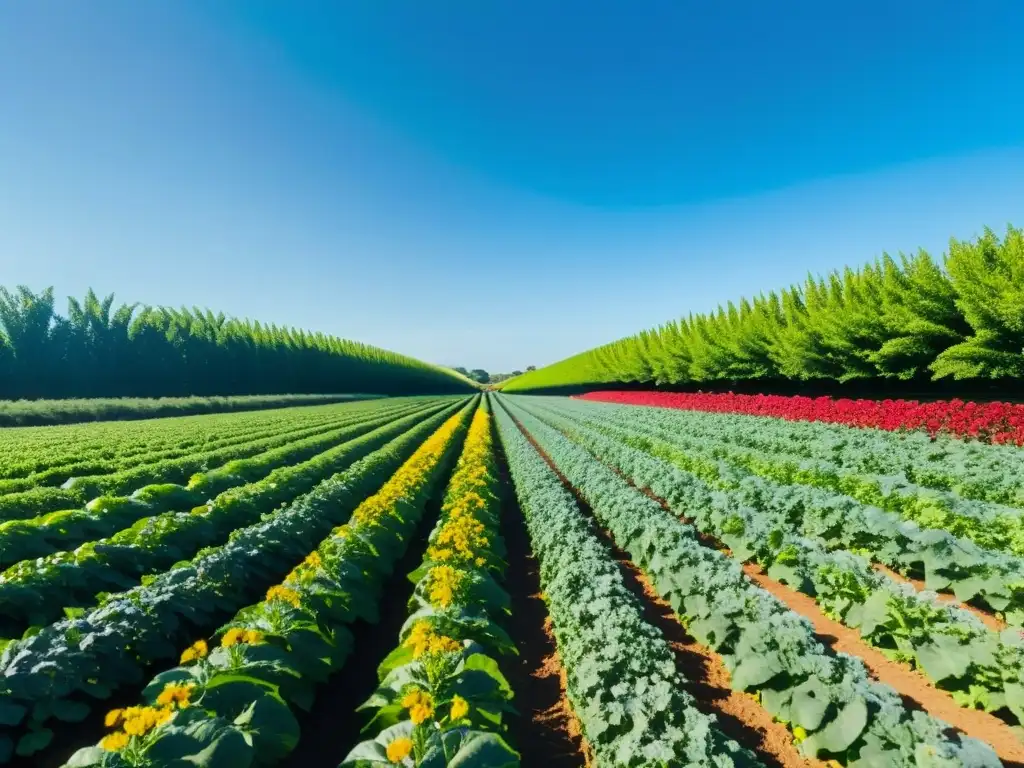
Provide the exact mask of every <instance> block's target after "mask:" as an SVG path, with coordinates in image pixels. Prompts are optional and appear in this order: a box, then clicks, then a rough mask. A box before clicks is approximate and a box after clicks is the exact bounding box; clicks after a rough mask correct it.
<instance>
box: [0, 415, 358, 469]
mask: <svg viewBox="0 0 1024 768" xmlns="http://www.w3.org/2000/svg"><path fill="white" fill-rule="evenodd" d="M365 405H369V403H368V402H366V401H358V400H357V401H355V402H351V403H344V404H338V405H320V406H305V407H291V408H279V409H273V410H267V411H259V412H243V413H225V414H206V415H200V416H184V417H179V418H162V419H149V420H146V421H135V422H98V423H95V424H75V425H70V426H62V427H57V428H54V427H43V428H38V427H29V428H22V429H5V430H3V431H2V432H0V477H2V478H4V479H6V480H12V479H19V478H25V477H27V476H29V475H31V474H33V473H38V472H46V471H49V470H52V469H56V468H58V467H61V466H74V465H75V464H77V463H78V462H83V461H96V462H103V461H107V460H116V459H118V458H119V457H130V456H141V455H145V454H148V453H157V452H160V451H162V450H170V449H173V448H175V447H177V446H179V445H201V444H203V443H206V442H207V441H210V440H216V439H219V438H220V437H221V436H222V435H234V434H241V433H245V432H252V431H260V430H265V429H287V428H289V427H292V426H298V427H301V426H310V425H314V424H316V423H319V422H322V421H324V420H330V419H332V418H334V417H335V416H338V415H342V414H344V412H345V411H347V410H349V409H350V407H351V406H358V407H363V406H365Z"/></svg>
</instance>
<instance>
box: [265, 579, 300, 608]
mask: <svg viewBox="0 0 1024 768" xmlns="http://www.w3.org/2000/svg"><path fill="white" fill-rule="evenodd" d="M274 600H281V601H282V602H285V603H288V604H289V605H291V606H292V607H293V608H298V607H299V605H300V604H301V602H302V598H301V597H299V593H298V592H296V591H295V590H294V589H288V587H282V586H281V585H280V584H279V585H278V586H276V587H271V588H270V589H268V590H267V602H268V603H269V602H272V601H274Z"/></svg>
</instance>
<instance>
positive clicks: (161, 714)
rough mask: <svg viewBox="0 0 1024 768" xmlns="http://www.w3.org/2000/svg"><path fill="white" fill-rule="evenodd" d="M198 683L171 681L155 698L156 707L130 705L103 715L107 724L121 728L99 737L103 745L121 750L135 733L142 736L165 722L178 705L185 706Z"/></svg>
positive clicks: (113, 750)
mask: <svg viewBox="0 0 1024 768" xmlns="http://www.w3.org/2000/svg"><path fill="white" fill-rule="evenodd" d="M195 687H196V684H195V683H168V684H167V685H166V686H164V689H163V691H161V692H160V695H159V696H157V698H156V703H157V706H155V707H127V708H125V709H112V710H110V711H109V712H107V715H106V717H105V718H104V719H103V722H104V725H106V726H107V727H108V728H117V727H120V728H121V730H118V731H114V732H113V733H110V734H107V735H106V736H104V737H103V738H102V739H101V740H100V747H101V748H103V749H105V750H106V751H108V752H120V751H121V750H123V749H124V748H125V747H127V746H128V745H129V744H130V743H131V740H132V738H133V737H142V736H145V735H146V734H147V733H149V732H150V731H152V730H153V729H154V728H156V727H158V726H161V725H163V724H164V723H166V722H167V721H168V720H170V719H171V718H172V717H174V713H175V712H176V711H177V710H179V709H184V708H185V707H187V706H188V705H189V703H190V702H191V700H192V692H193V691H194V690H195Z"/></svg>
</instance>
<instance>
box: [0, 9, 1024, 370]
mask: <svg viewBox="0 0 1024 768" xmlns="http://www.w3.org/2000/svg"><path fill="white" fill-rule="evenodd" d="M1022 28H1024V3H1022V2H1020V0H1007V1H1006V2H994V1H993V2H986V0H978V2H974V3H966V2H962V1H961V0H931V1H930V2H924V1H923V0H901V2H893V0H885V2H876V1H875V0H862V1H861V2H822V1H821V0H814V1H813V2H811V1H808V0H795V1H792V2H784V3H766V2H763V0H745V1H744V2H739V1H732V2H730V1H728V0H725V1H720V2H719V1H716V2H709V1H708V0H701V1H700V2H695V1H689V0H647V1H646V2H643V3H637V2H626V1H625V0H624V1H623V2H615V3H612V2H602V1H599V0H587V1H586V2H583V1H582V0H570V1H563V2H557V3H555V2H550V1H548V2H535V1H534V0H519V2H504V1H503V0H495V1H494V2H469V0H465V1H462V2H458V1H455V0H452V1H450V2H423V1H422V0H409V1H408V2H386V1H385V0H346V1H345V2H323V3H304V2H283V0H282V1H279V2H273V3H272V2H261V1H256V0H247V1H246V2H242V1H241V0H239V1H238V2H227V1H224V2H205V0H173V1H172V0H164V1H162V2H158V1H157V0H147V1H146V2H138V1H137V0H120V1H119V2H111V1H108V0H93V2H88V3H85V2H77V1H72V0H64V1H63V2H57V1H56V0H35V1H34V2H9V3H4V4H3V5H0V283H2V284H5V285H13V284H16V283H26V284H28V285H30V286H33V287H35V288H42V287H44V286H47V285H54V286H55V287H56V289H57V291H58V293H59V294H61V295H62V296H63V295H66V294H68V293H73V294H75V295H80V294H82V293H83V292H84V291H85V289H86V288H87V287H88V286H90V285H91V286H94V287H95V288H96V289H97V290H99V291H102V292H110V291H114V292H116V293H117V295H118V297H120V298H122V299H125V300H130V301H142V302H146V303H152V304H172V305H180V304H190V305H191V304H198V305H203V306H209V307H212V308H214V309H220V310H223V311H225V312H228V313H230V314H235V315H240V316H249V317H254V318H258V319H262V320H268V321H276V322H279V323H287V324H291V325H296V326H300V327H307V328H315V329H320V330H324V331H328V332H331V333H335V334H339V335H342V336H347V337H350V338H356V339H360V340H363V341H368V342H371V343H375V344H379V345H382V346H385V347H389V348H392V349H395V350H398V351H402V352H406V353H409V354H412V355H416V356H418V357H422V358H424V359H428V360H432V361H435V362H440V363H446V364H450V365H458V364H461V365H466V366H469V367H484V368H487V369H488V370H491V371H506V370H511V369H513V368H522V367H525V366H526V365H529V364H535V365H542V364H545V363H548V362H552V361H554V360H556V359H560V358H562V357H565V356H567V355H569V354H572V353H574V352H577V351H581V350H583V349H585V348H588V347H591V346H594V345H596V344H599V343H602V342H604V341H608V340H611V339H613V338H617V337H620V336H623V335H626V334H628V333H632V332H634V331H637V330H639V329H641V328H643V327H647V326H650V325H653V324H656V323H658V322H661V321H663V320H666V319H668V318H670V317H675V316H679V315H682V314H685V313H686V312H688V311H691V310H708V309H712V308H713V307H714V306H715V305H716V304H717V303H719V302H724V301H726V300H728V299H730V298H737V297H739V296H741V295H744V294H750V293H753V292H756V291H758V290H761V289H767V288H772V287H778V286H781V285H785V284H788V283H790V282H792V281H795V280H799V279H801V277H802V276H803V275H804V274H805V273H806V272H807V271H808V270H810V271H815V272H817V271H823V270H827V269H829V268H832V267H836V266H841V265H843V264H846V263H853V264H859V263H861V262H863V261H866V260H868V259H870V258H872V257H874V256H875V255H877V254H879V253H881V252H882V251H883V250H888V251H890V252H896V251H898V250H901V249H902V250H913V249H916V248H917V247H918V246H926V247H928V248H929V249H935V250H941V249H942V248H943V247H944V245H945V243H946V241H947V240H948V238H949V237H950V236H951V235H956V236H961V237H969V236H972V235H974V234H976V233H977V232H979V231H980V229H981V228H982V227H983V226H984V225H990V226H993V227H994V228H997V229H1002V228H1004V227H1005V225H1006V224H1007V223H1008V222H1014V223H1017V224H1024V56H1022V55H1021V52H1020V30H1021V29H1022ZM62 301H63V299H62Z"/></svg>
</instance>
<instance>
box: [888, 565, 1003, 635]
mask: <svg viewBox="0 0 1024 768" xmlns="http://www.w3.org/2000/svg"><path fill="white" fill-rule="evenodd" d="M872 566H873V567H874V569H875V570H876V571H878V572H879V573H884V574H885V575H886V576H888V577H889V578H890V579H892V580H893V581H898V582H900V583H901V584H909V585H910V586H912V587H913V588H914V589H916V590H917V591H918V592H925V591H926V590H927V589H928V588H927V587H926V586H925V585H924V581H923V580H922V579H912V578H909V577H907V576H904V575H902V574H900V573H897V572H896V571H894V570H892V569H891V568H889V567H887V566H884V565H882V564H881V563H872ZM938 599H939V601H940V602H943V603H952V604H953V605H955V606H957V607H959V608H963V609H964V610H965V611H970V612H971V613H973V614H974V615H975V616H977V617H978V618H979V619H980V620H981V622H982V623H983V624H984V625H985V626H986V627H988V628H989V629H991V630H994V631H996V632H1000V631H1002V630H1004V629H1006V627H1007V624H1006V622H1005V621H1003V620H1002V619H1000V618H999V617H997V616H995V615H994V614H992V613H990V612H989V611H986V610H983V609H981V608H978V607H977V606H975V605H971V604H970V603H963V602H960V601H959V600H957V599H956V597H955V596H954V595H948V594H944V593H941V592H940V593H939V594H938Z"/></svg>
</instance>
